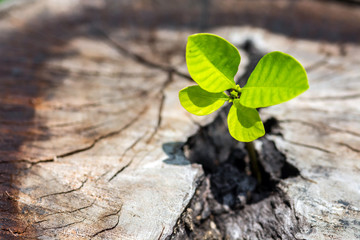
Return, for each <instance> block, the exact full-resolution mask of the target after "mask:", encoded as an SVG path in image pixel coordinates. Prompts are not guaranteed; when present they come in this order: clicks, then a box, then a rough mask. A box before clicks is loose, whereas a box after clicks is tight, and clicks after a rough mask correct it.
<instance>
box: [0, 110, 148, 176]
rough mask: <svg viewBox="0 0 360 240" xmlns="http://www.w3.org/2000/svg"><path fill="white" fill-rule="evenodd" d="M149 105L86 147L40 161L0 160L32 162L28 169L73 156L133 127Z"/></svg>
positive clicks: (22, 160)
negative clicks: (119, 126)
mask: <svg viewBox="0 0 360 240" xmlns="http://www.w3.org/2000/svg"><path fill="white" fill-rule="evenodd" d="M148 108H149V106H148V105H146V106H145V107H144V108H143V109H142V110H141V112H140V113H139V114H138V115H137V116H136V117H135V118H133V119H131V121H130V122H129V123H127V124H126V125H125V126H124V127H122V128H121V129H119V130H116V131H112V132H110V133H107V134H105V135H102V136H100V137H98V138H96V139H95V140H94V141H93V142H92V143H91V144H90V145H88V146H86V147H83V148H79V149H75V150H73V151H70V152H66V153H63V154H60V155H56V156H54V157H52V158H48V159H43V160H38V161H35V162H34V161H32V160H27V159H21V160H14V161H3V162H0V164H1V163H14V162H25V163H29V164H30V167H29V168H27V169H31V168H32V167H33V166H35V165H37V164H40V163H48V162H55V160H56V159H57V158H65V157H69V156H72V155H75V154H77V153H81V152H84V151H87V150H89V149H91V148H93V147H94V146H95V145H96V144H97V143H98V142H100V141H101V140H103V139H106V138H109V137H113V136H115V135H118V134H120V133H122V132H123V131H124V130H126V129H128V128H129V127H131V126H132V125H133V124H134V123H136V122H137V121H138V120H139V119H140V118H141V116H142V115H144V114H145V112H146V111H147V110H148Z"/></svg>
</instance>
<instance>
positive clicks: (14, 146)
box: [0, 1, 202, 239]
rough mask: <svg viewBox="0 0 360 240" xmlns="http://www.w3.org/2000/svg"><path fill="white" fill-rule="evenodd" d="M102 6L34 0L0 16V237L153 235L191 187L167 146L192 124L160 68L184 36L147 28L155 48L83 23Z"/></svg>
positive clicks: (166, 69)
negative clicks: (158, 46) (154, 41)
mask: <svg viewBox="0 0 360 240" xmlns="http://www.w3.org/2000/svg"><path fill="white" fill-rule="evenodd" d="M99 2H101V1H98V2H95V1H93V3H96V4H99ZM73 5H74V6H73ZM101 6H102V5H101V4H100V6H98V5H95V6H88V5H84V6H80V5H77V4H73V1H64V2H62V3H61V4H58V2H57V1H55V2H53V1H36V2H34V3H33V5H28V6H27V7H26V8H18V9H14V10H13V11H11V12H7V16H4V18H3V19H2V22H1V24H0V32H1V36H0V46H1V70H0V71H1V77H0V78H1V87H0V91H1V104H0V109H1V110H0V113H1V120H0V121H1V127H0V132H1V143H0V144H1V192H2V199H1V204H2V205H1V212H0V215H1V232H0V234H1V238H6V239H11V238H14V239H19V238H21V237H24V238H26V239H28V238H41V239H55V238H56V239H89V238H94V239H103V238H106V239H163V238H164V237H165V236H167V235H169V234H171V233H172V228H173V226H174V225H175V222H176V220H177V219H178V217H179V215H180V214H181V212H182V211H183V209H184V208H185V206H186V205H187V203H188V202H189V200H190V199H191V197H192V195H193V192H194V191H195V188H196V187H197V181H198V179H199V176H201V175H202V169H201V167H199V166H196V165H190V164H189V162H188V161H187V160H186V159H185V158H184V157H183V155H182V153H181V152H180V151H178V150H177V149H178V148H179V146H180V145H179V143H178V142H177V141H179V142H180V144H181V142H184V141H186V139H187V136H189V135H190V134H192V133H193V132H194V131H195V129H196V125H195V124H194V123H193V122H192V120H191V118H189V114H187V113H186V112H185V111H184V110H181V106H180V104H179V102H178V99H177V96H178V90H179V89H181V88H183V87H185V86H186V85H187V84H189V81H188V80H189V79H188V77H187V76H186V75H184V76H183V75H182V74H181V73H179V72H177V70H175V69H173V68H172V67H171V66H172V65H174V66H182V65H184V57H183V54H182V52H183V51H184V49H183V48H184V45H185V40H186V35H184V34H182V35H181V34H178V33H176V32H174V33H167V31H164V32H163V33H162V32H157V36H156V37H157V44H161V49H159V51H157V50H155V49H156V46H152V47H151V48H149V41H148V38H149V36H147V35H145V36H143V35H141V34H140V32H137V33H136V34H139V35H138V36H137V42H133V41H130V40H132V39H130V40H127V39H126V38H127V36H128V34H131V33H129V32H126V31H119V29H117V28H116V29H114V28H113V29H103V28H101V27H99V26H91V25H90V26H89V25H87V24H89V22H90V23H91V21H87V17H89V16H90V17H91V14H92V12H91V9H92V8H90V7H93V8H100V7H101ZM45 11H46V14H44V15H41V14H40V15H39V13H43V12H44V13H45ZM89 11H90V12H89ZM91 27H94V29H91ZM92 30H93V31H94V32H91V31H92ZM107 31H108V32H109V36H107V35H106V34H107V33H106V32H107ZM162 34H163V35H162ZM169 37H172V39H170V38H169ZM110 38H114V39H116V40H111V39H110ZM162 42H164V44H162ZM135 47H136V48H135ZM133 49H136V50H137V51H139V52H138V53H133V52H132V50H133ZM169 50H171V51H173V50H175V52H174V53H173V54H171V53H166V54H164V55H166V57H167V59H163V58H162V57H161V54H163V53H162V52H161V51H169ZM159 59H161V60H162V63H163V65H158V64H157V63H156V61H158V62H159ZM148 60H149V61H148ZM170 64H171V65H170Z"/></svg>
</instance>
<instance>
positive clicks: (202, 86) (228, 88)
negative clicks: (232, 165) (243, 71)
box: [179, 33, 309, 142]
mask: <svg viewBox="0 0 360 240" xmlns="http://www.w3.org/2000/svg"><path fill="white" fill-rule="evenodd" d="M240 59H241V58H240V54H239V52H238V50H237V49H236V47H234V46H233V45H232V44H231V43H229V42H228V41H226V40H225V39H223V38H221V37H219V36H216V35H214V34H208V33H200V34H194V35H191V36H189V38H188V43H187V46H186V63H187V67H188V70H189V73H190V75H191V77H192V79H193V80H194V81H195V82H196V83H197V84H198V85H196V86H190V87H186V88H184V89H182V90H181V91H180V92H179V99H180V103H181V105H182V106H183V107H184V108H185V109H186V110H187V111H188V112H190V113H192V114H195V115H207V114H210V113H212V112H214V111H216V110H217V109H219V108H220V107H221V106H222V105H223V104H224V103H225V102H226V101H228V102H231V103H232V106H231V108H230V111H229V115H228V118H227V122H228V128H229V132H230V135H231V136H232V137H233V138H235V139H236V140H238V141H241V142H251V141H253V140H255V139H257V138H259V137H261V136H263V135H264V134H265V129H264V125H263V123H262V121H261V119H260V116H259V113H258V112H257V110H256V108H261V107H268V106H272V105H275V104H279V103H282V102H285V101H288V100H290V99H292V98H294V97H296V96H298V95H300V94H301V93H303V92H304V91H306V90H307V89H308V88H309V84H308V80H307V76H306V72H305V69H304V68H303V67H302V66H301V64H300V63H299V62H298V61H297V60H296V59H295V58H293V57H292V56H290V55H288V54H285V53H282V52H271V53H268V54H266V55H265V56H264V57H263V58H261V60H260V61H259V63H258V64H257V66H256V67H255V69H254V71H253V72H252V73H251V75H250V77H249V79H248V81H247V83H246V85H245V86H244V87H243V88H240V86H239V85H237V84H236V83H235V81H234V76H235V74H236V73H237V71H238V67H239V64H240Z"/></svg>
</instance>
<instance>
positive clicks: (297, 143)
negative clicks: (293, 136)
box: [281, 137, 335, 154]
mask: <svg viewBox="0 0 360 240" xmlns="http://www.w3.org/2000/svg"><path fill="white" fill-rule="evenodd" d="M281 138H282V139H283V140H284V141H285V142H288V143H291V144H294V145H297V146H301V147H306V148H310V149H314V150H318V151H321V152H324V153H328V154H335V153H334V152H332V151H329V150H327V149H325V148H321V147H317V146H313V145H309V144H305V143H299V142H295V141H291V140H288V139H285V138H284V137H281Z"/></svg>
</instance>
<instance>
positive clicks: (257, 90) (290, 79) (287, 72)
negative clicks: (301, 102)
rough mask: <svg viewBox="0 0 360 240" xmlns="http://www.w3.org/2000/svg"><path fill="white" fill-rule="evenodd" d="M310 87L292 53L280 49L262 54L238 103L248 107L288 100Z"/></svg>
mask: <svg viewBox="0 0 360 240" xmlns="http://www.w3.org/2000/svg"><path fill="white" fill-rule="evenodd" d="M308 88H309V83H308V79H307V76H306V71H305V69H304V68H303V66H301V64H300V63H299V62H298V61H297V60H296V59H295V58H293V57H292V56H290V55H288V54H285V53H282V52H271V53H269V54H267V55H265V56H264V57H263V58H262V59H261V60H260V61H259V63H258V64H257V66H256V67H255V69H254V71H253V72H252V73H251V75H250V78H249V80H248V82H247V84H246V85H245V86H244V87H243V88H242V93H241V97H240V102H241V104H242V105H244V106H246V107H250V108H258V107H268V106H271V105H275V104H279V103H282V102H285V101H288V100H290V99H292V98H294V97H296V96H298V95H300V94H301V93H303V92H305V91H306V90H307V89H308Z"/></svg>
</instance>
